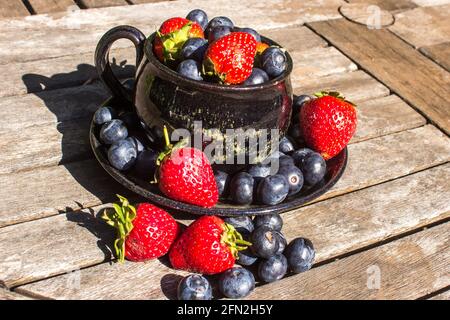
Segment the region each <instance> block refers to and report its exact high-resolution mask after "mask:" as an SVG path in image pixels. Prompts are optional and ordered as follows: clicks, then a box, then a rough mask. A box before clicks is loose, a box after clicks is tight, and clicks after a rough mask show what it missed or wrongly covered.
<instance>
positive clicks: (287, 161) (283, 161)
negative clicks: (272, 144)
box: [278, 155, 295, 168]
mask: <svg viewBox="0 0 450 320" xmlns="http://www.w3.org/2000/svg"><path fill="white" fill-rule="evenodd" d="M278 161H279V166H280V168H281V167H284V166H293V165H294V164H295V162H294V159H293V158H292V157H291V156H288V155H284V156H281V157H280V158H279V159H278Z"/></svg>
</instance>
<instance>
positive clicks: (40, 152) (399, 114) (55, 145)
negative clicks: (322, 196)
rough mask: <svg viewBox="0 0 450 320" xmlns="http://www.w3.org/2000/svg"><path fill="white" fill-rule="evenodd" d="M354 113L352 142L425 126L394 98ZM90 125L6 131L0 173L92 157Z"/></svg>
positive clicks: (79, 122) (73, 123) (83, 120)
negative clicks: (356, 119)
mask: <svg viewBox="0 0 450 320" xmlns="http://www.w3.org/2000/svg"><path fill="white" fill-rule="evenodd" d="M80 108H81V107H80ZM357 110H358V119H359V126H358V129H357V132H356V134H355V136H354V138H353V139H352V141H351V142H352V143H354V142H358V141H363V140H367V139H371V138H375V137H378V136H382V135H386V134H390V133H394V132H399V131H403V130H407V129H411V128H416V127H419V126H422V125H424V124H425V123H426V121H425V119H424V118H423V117H422V116H421V115H419V114H418V113H417V112H416V111H414V110H413V109H412V108H410V107H409V106H408V105H407V104H406V103H405V102H403V101H402V100H401V99H400V98H398V97H396V96H388V97H384V98H378V99H374V100H369V101H366V102H363V103H361V105H359V106H358V108H357ZM81 113H85V111H81ZM89 124H90V118H81V119H78V120H76V121H73V120H68V121H64V122H60V123H58V124H57V125H56V124H51V123H50V124H43V125H35V126H33V127H31V128H27V129H26V130H23V131H21V133H20V134H18V133H17V131H15V130H14V131H9V132H5V133H4V134H3V135H2V137H3V138H2V140H1V142H0V149H1V150H2V151H3V155H4V156H3V158H2V162H1V166H0V174H5V173H11V172H18V171H26V170H30V169H34V168H38V167H45V166H52V165H57V164H62V163H68V162H73V161H76V160H82V159H87V158H91V157H92V152H91V148H90V145H89V140H88V135H87V132H88V131H89ZM37 132H38V134H37Z"/></svg>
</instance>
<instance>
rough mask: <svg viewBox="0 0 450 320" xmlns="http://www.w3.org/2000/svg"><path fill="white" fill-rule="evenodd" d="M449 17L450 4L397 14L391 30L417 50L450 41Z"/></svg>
mask: <svg viewBox="0 0 450 320" xmlns="http://www.w3.org/2000/svg"><path fill="white" fill-rule="evenodd" d="M449 16H450V4H447V5H442V6H434V7H424V8H417V9H414V10H410V11H405V12H401V13H398V14H396V15H395V24H394V25H392V26H391V27H389V30H391V31H392V32H394V33H395V34H397V35H398V36H399V37H400V38H402V39H403V40H405V41H406V42H408V43H410V44H411V45H413V46H414V47H415V48H420V47H424V46H432V45H435V44H439V43H442V42H446V41H450V24H449V23H448V17H449ZM418 21H420V23H418Z"/></svg>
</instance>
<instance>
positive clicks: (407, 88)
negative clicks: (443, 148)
mask: <svg viewBox="0 0 450 320" xmlns="http://www.w3.org/2000/svg"><path fill="white" fill-rule="evenodd" d="M310 26H311V27H312V28H313V29H314V30H315V31H316V32H318V33H319V34H321V35H322V36H324V37H325V38H326V39H328V40H329V41H330V42H331V43H332V44H333V45H335V46H336V47H338V48H339V49H340V50H341V51H343V52H344V53H345V54H346V55H348V56H349V57H350V58H351V59H353V60H354V61H356V62H357V63H358V64H359V65H360V66H361V67H362V68H363V69H365V70H367V71H368V72H369V73H371V74H372V75H374V76H375V77H376V78H377V79H379V80H380V81H381V82H383V83H384V84H386V85H387V86H388V87H389V88H390V89H391V90H392V91H393V92H394V93H396V94H397V95H399V96H400V97H401V98H403V99H404V100H406V101H407V102H408V103H409V104H410V105H411V106H413V107H414V108H417V109H419V110H420V111H421V112H422V113H423V114H425V116H426V117H427V118H429V119H430V120H431V121H432V122H434V123H436V124H437V126H439V127H440V128H441V129H443V130H444V131H445V132H446V133H447V134H450V90H449V89H450V74H449V73H448V72H447V71H445V70H443V69H442V68H441V67H439V66H437V65H436V64H435V63H433V62H432V61H430V60H429V59H427V58H426V57H424V56H423V55H422V54H420V53H419V52H417V51H416V50H414V49H413V48H411V47H410V46H409V45H408V44H406V43H405V42H403V41H402V40H401V39H399V38H398V37H396V36H395V35H394V34H392V33H391V32H389V31H388V30H385V29H381V30H369V29H367V28H366V27H364V26H361V25H358V24H355V23H352V22H349V21H347V20H344V19H337V20H329V21H324V22H317V23H311V24H310ZM386 43H389V50H386ZM380 61H382V62H383V63H380Z"/></svg>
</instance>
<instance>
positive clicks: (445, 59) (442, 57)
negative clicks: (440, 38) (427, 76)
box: [420, 41, 450, 72]
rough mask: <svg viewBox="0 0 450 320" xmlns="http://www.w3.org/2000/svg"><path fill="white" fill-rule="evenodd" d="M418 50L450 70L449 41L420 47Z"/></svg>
mask: <svg viewBox="0 0 450 320" xmlns="http://www.w3.org/2000/svg"><path fill="white" fill-rule="evenodd" d="M420 52H422V53H423V54H424V55H426V56H427V57H428V58H430V59H431V60H433V61H434V62H436V63H437V64H439V65H440V66H441V67H443V68H444V69H445V70H447V71H449V72H450V41H449V42H444V43H440V44H436V45H434V46H427V47H422V48H420Z"/></svg>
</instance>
